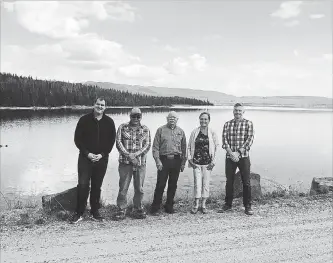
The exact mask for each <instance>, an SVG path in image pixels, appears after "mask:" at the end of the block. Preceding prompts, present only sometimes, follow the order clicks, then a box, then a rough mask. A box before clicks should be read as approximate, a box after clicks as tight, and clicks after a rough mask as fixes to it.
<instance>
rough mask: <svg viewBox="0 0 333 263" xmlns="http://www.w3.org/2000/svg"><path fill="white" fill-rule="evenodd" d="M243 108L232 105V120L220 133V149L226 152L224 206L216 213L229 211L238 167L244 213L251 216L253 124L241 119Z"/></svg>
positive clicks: (239, 105)
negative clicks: (250, 153)
mask: <svg viewBox="0 0 333 263" xmlns="http://www.w3.org/2000/svg"><path fill="white" fill-rule="evenodd" d="M244 112H245V111H244V107H243V105H242V104H240V103H236V104H235V105H234V109H233V114H234V119H232V120H230V121H228V122H226V123H225V124H224V127H223V133H222V148H223V149H225V150H226V152H227V154H226V160H225V174H226V177H227V181H226V187H225V188H226V196H225V204H224V206H223V208H222V209H221V210H219V211H218V212H220V213H221V212H225V211H229V210H231V207H232V200H233V194H234V178H235V172H236V169H237V167H238V169H239V171H240V173H241V178H242V183H243V204H244V207H245V213H246V214H247V215H253V210H252V208H251V185H250V166H251V163H250V156H249V151H250V148H251V145H252V143H253V139H254V130H253V123H252V122H251V121H249V120H247V119H244V118H243V114H244Z"/></svg>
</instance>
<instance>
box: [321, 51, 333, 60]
mask: <svg viewBox="0 0 333 263" xmlns="http://www.w3.org/2000/svg"><path fill="white" fill-rule="evenodd" d="M323 58H324V59H325V60H329V61H332V53H328V54H324V55H323Z"/></svg>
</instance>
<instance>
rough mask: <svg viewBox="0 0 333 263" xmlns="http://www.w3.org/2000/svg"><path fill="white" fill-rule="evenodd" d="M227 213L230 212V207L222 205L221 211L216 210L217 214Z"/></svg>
mask: <svg viewBox="0 0 333 263" xmlns="http://www.w3.org/2000/svg"><path fill="white" fill-rule="evenodd" d="M228 211H231V205H226V204H225V205H224V206H223V207H222V209H220V210H218V211H217V212H218V213H225V212H228Z"/></svg>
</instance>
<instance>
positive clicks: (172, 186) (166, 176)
mask: <svg viewBox="0 0 333 263" xmlns="http://www.w3.org/2000/svg"><path fill="white" fill-rule="evenodd" d="M160 159H161V162H162V165H163V169H162V170H161V171H158V172H157V182H156V188H155V193H154V201H153V204H152V207H153V208H155V209H159V208H160V206H161V203H162V197H163V192H164V188H165V185H166V182H167V180H168V192H167V201H166V204H165V206H166V207H169V208H172V207H173V199H174V197H175V194H176V190H177V182H178V178H179V173H180V166H181V159H180V157H175V159H167V158H166V157H163V156H161V157H160Z"/></svg>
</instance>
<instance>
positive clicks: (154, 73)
mask: <svg viewBox="0 0 333 263" xmlns="http://www.w3.org/2000/svg"><path fill="white" fill-rule="evenodd" d="M117 73H118V74H121V75H123V76H125V77H127V78H135V79H148V80H155V79H161V78H163V77H165V76H166V75H168V72H167V71H166V70H165V69H164V68H162V67H148V66H146V65H143V64H133V65H129V66H125V67H120V68H119V69H118V70H117Z"/></svg>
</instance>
